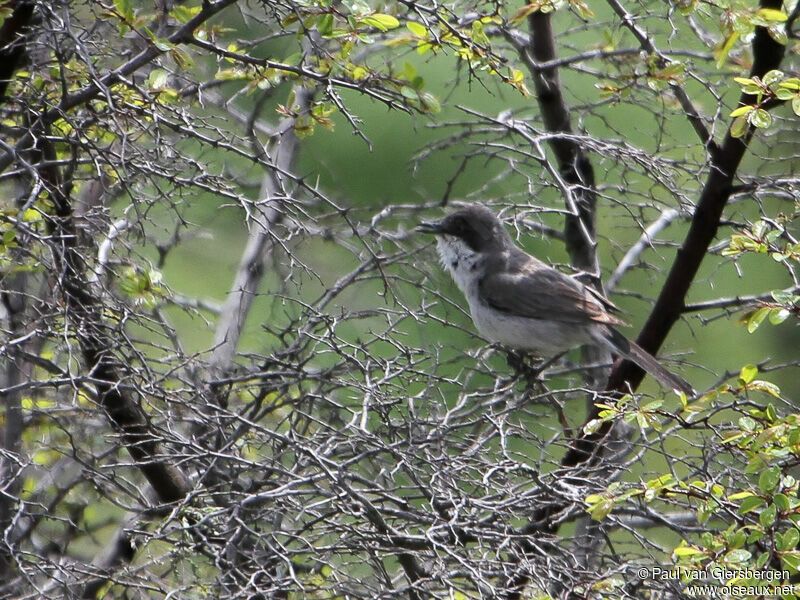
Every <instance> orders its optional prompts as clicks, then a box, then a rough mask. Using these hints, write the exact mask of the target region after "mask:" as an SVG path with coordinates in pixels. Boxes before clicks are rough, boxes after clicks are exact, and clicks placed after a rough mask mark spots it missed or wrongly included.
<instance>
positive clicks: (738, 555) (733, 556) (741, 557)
mask: <svg viewBox="0 0 800 600" xmlns="http://www.w3.org/2000/svg"><path fill="white" fill-rule="evenodd" d="M751 556H752V554H750V553H749V552H748V551H747V550H745V549H743V548H739V549H738V550H731V551H730V552H728V553H727V554H726V555H725V562H727V563H743V562H745V561H748V560H750V557H751Z"/></svg>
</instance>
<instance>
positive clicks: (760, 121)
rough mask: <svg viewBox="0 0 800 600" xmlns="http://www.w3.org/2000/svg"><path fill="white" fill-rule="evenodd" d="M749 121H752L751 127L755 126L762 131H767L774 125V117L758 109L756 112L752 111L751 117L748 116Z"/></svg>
mask: <svg viewBox="0 0 800 600" xmlns="http://www.w3.org/2000/svg"><path fill="white" fill-rule="evenodd" d="M747 119H748V120H749V121H750V124H751V125H754V126H756V127H758V128H760V129H766V128H767V127H769V126H770V125H772V115H771V114H769V113H768V112H767V111H766V110H764V109H763V108H757V109H756V110H754V111H752V112H751V113H750V114H749V115H747Z"/></svg>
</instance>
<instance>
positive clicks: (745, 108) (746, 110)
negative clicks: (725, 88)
mask: <svg viewBox="0 0 800 600" xmlns="http://www.w3.org/2000/svg"><path fill="white" fill-rule="evenodd" d="M755 108H756V107H755V106H751V105H749V104H745V105H744V106H740V107H739V108H735V109H734V110H732V111H731V115H730V116H732V117H738V116H740V115H746V114H747V113H749V112H750V111H751V110H755Z"/></svg>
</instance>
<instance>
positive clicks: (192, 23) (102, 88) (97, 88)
mask: <svg viewBox="0 0 800 600" xmlns="http://www.w3.org/2000/svg"><path fill="white" fill-rule="evenodd" d="M236 1H237V0H219V1H218V2H215V3H213V4H212V3H210V2H204V3H203V8H202V9H201V10H200V12H199V13H197V14H196V15H195V16H194V17H192V18H191V19H190V20H189V21H187V22H186V23H185V24H184V25H183V26H182V27H180V28H178V29H177V30H176V31H175V32H174V33H173V34H172V35H170V36H169V37H168V38H167V41H169V42H170V43H172V44H178V43H181V42H184V41H186V40H187V39H188V38H191V35H192V32H194V30H195V29H197V28H198V27H199V26H200V25H202V24H203V23H204V22H205V21H207V20H208V19H210V18H211V17H213V16H214V15H216V14H217V13H219V12H220V11H222V10H223V9H225V8H226V7H228V6H230V5H231V4H234V3H236ZM162 54H164V51H163V50H160V49H159V48H157V47H156V46H155V45H154V44H151V45H150V46H148V47H147V48H145V49H144V50H142V51H141V52H140V53H139V54H137V55H136V56H134V57H133V58H131V59H130V60H129V61H128V62H126V63H124V64H122V65H120V66H119V67H117V68H116V69H114V70H113V71H109V72H108V73H106V74H105V75H104V76H103V77H100V78H99V79H95V80H94V81H92V83H90V84H89V85H87V86H85V87H83V88H81V89H80V90H77V91H75V92H73V93H71V94H66V95H64V96H63V97H62V98H61V101H60V102H59V103H58V106H56V107H54V108H51V109H50V110H48V111H46V112H44V113H42V114H41V115H39V118H38V119H36V120H35V121H34V122H33V123H32V124H31V126H30V127H29V129H28V132H27V133H26V134H25V135H23V136H22V138H20V140H19V141H18V142H17V143H16V145H15V146H14V147H13V148H11V149H7V150H6V153H5V155H4V156H1V157H0V173H2V172H3V171H5V170H6V169H7V168H8V166H9V165H10V164H11V163H13V162H14V160H16V158H17V156H18V155H19V153H20V152H21V151H22V150H24V149H27V148H29V147H30V144H31V143H32V142H33V141H34V140H35V139H36V137H37V134H39V133H40V132H41V131H43V130H44V128H46V127H47V126H48V125H49V124H50V123H53V122H54V121H55V120H56V119H58V118H60V117H61V116H63V114H64V113H66V112H68V111H70V110H72V109H73V108H75V107H76V106H80V105H81V104H84V103H86V102H88V101H89V100H92V99H94V98H96V97H97V96H98V95H100V94H102V93H105V92H106V91H107V90H108V88H109V87H110V86H111V85H113V84H115V83H117V82H119V81H121V80H122V79H124V78H126V77H127V76H128V75H130V74H131V73H134V72H135V71H137V70H138V69H140V68H141V67H143V66H144V65H146V64H148V63H150V62H152V61H153V60H155V59H156V58H158V57H159V56H161V55H162Z"/></svg>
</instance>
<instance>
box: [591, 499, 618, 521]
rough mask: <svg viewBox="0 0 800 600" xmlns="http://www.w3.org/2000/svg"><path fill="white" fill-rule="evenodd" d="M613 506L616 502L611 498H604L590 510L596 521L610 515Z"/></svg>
mask: <svg viewBox="0 0 800 600" xmlns="http://www.w3.org/2000/svg"><path fill="white" fill-rule="evenodd" d="M613 508H614V502H613V501H612V500H611V499H610V498H603V500H601V501H600V502H598V503H597V504H595V505H594V506H593V507H592V508H590V509H589V510H588V512H589V515H590V516H591V517H592V519H594V520H595V521H602V520H603V519H605V518H606V517H607V516H608V514H609V513H610V512H611V509H613Z"/></svg>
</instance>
